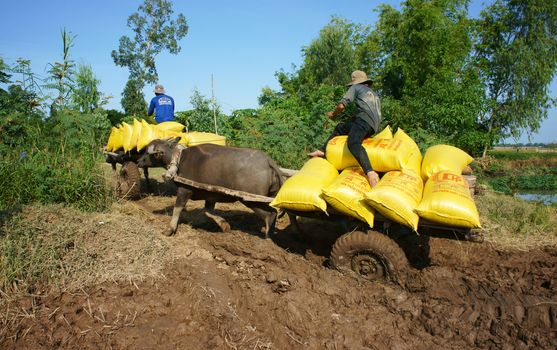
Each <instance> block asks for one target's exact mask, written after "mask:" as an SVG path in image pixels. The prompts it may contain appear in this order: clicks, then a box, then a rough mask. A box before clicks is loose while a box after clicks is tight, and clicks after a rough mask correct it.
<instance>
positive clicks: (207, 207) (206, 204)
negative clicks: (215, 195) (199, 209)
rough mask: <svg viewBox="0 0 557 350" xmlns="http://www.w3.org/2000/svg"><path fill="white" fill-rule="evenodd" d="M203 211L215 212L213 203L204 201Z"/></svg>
mask: <svg viewBox="0 0 557 350" xmlns="http://www.w3.org/2000/svg"><path fill="white" fill-rule="evenodd" d="M205 210H209V211H213V210H215V202H213V201H208V200H205Z"/></svg>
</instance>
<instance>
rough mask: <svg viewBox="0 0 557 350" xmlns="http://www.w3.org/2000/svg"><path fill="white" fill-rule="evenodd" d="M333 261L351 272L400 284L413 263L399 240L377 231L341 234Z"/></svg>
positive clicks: (359, 276) (335, 245) (348, 273)
mask: <svg viewBox="0 0 557 350" xmlns="http://www.w3.org/2000/svg"><path fill="white" fill-rule="evenodd" d="M331 264H332V265H333V267H335V268H336V269H337V270H339V271H341V272H342V273H344V274H347V275H352V276H354V275H355V276H356V277H358V278H362V279H365V280H368V281H374V282H381V283H385V282H394V283H399V284H400V283H401V282H402V279H403V275H404V274H405V273H406V270H407V269H408V266H409V265H408V260H407V259H406V255H405V254H404V251H402V249H401V248H400V247H399V246H398V244H396V242H395V241H393V240H392V239H390V238H389V237H387V236H386V235H384V234H382V233H379V232H376V231H368V233H364V232H361V231H354V232H350V233H346V234H344V235H342V236H340V237H339V238H338V239H337V240H336V242H335V244H334V245H333V249H332V251H331Z"/></svg>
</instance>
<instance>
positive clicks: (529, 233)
mask: <svg viewBox="0 0 557 350" xmlns="http://www.w3.org/2000/svg"><path fill="white" fill-rule="evenodd" d="M475 200H476V205H477V207H478V210H479V212H480V217H481V219H482V226H483V228H484V231H485V234H486V237H487V239H488V241H491V242H494V243H498V244H502V245H512V246H515V247H517V248H520V249H522V248H529V247H536V246H545V245H552V246H555V245H557V207H556V206H546V205H543V204H540V203H531V202H526V201H523V200H520V199H516V198H513V197H511V196H506V195H501V194H494V193H487V194H486V195H484V196H478V197H476V198H475Z"/></svg>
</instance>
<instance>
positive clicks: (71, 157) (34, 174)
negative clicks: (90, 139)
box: [0, 148, 113, 211]
mask: <svg viewBox="0 0 557 350" xmlns="http://www.w3.org/2000/svg"><path fill="white" fill-rule="evenodd" d="M0 188H2V191H1V192H0V211H5V210H10V209H13V208H16V207H18V206H21V205H25V204H28V203H41V204H47V203H63V204H66V205H69V206H73V207H75V208H78V209H80V210H84V211H103V210H106V209H107V208H108V207H109V206H110V204H111V203H112V202H113V196H112V194H111V189H110V186H108V184H107V181H106V179H105V176H104V173H103V170H102V168H101V166H100V152H94V151H90V150H75V151H65V150H64V149H63V148H59V149H55V150H52V151H44V152H41V151H35V152H31V153H29V154H26V155H25V156H24V157H22V156H21V155H20V152H18V151H16V150H14V151H12V152H10V153H8V154H6V155H4V156H3V157H2V159H1V160H0Z"/></svg>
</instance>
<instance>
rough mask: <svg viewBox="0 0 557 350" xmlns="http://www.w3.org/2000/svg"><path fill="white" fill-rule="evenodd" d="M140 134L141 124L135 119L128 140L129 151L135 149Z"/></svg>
mask: <svg viewBox="0 0 557 350" xmlns="http://www.w3.org/2000/svg"><path fill="white" fill-rule="evenodd" d="M140 134H141V122H140V121H139V120H137V119H134V120H133V125H132V137H131V138H130V144H129V147H130V149H134V148H137V140H139V135H140Z"/></svg>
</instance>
